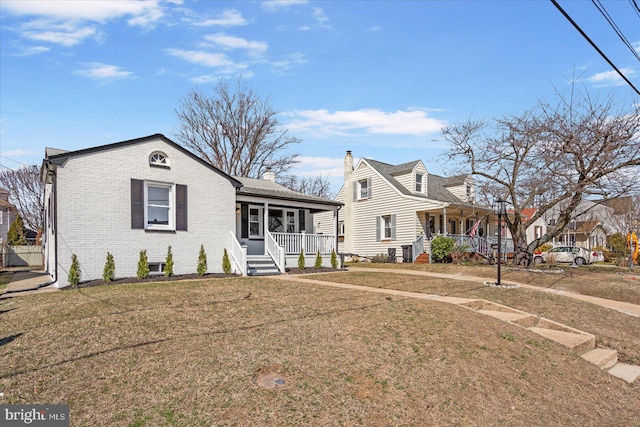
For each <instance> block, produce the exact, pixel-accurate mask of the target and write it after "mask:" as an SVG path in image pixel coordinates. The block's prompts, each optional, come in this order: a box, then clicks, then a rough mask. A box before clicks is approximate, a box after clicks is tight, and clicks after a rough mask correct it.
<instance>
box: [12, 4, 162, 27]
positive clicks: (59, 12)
mask: <svg viewBox="0 0 640 427" xmlns="http://www.w3.org/2000/svg"><path fill="white" fill-rule="evenodd" d="M2 8H3V9H4V10H5V11H8V12H9V13H12V14H15V15H31V16H39V17H46V18H50V19H57V20H71V21H96V22H104V21H106V20H108V19H113V18H118V17H122V16H127V15H130V16H132V17H133V20H135V18H142V17H147V19H141V20H140V21H138V22H136V21H134V22H131V21H130V23H131V24H132V25H141V24H145V25H147V24H148V23H149V22H151V20H150V19H149V17H154V19H155V20H157V19H159V18H160V17H161V16H162V10H161V7H160V5H159V2H158V0H140V1H126V0H109V1H77V0H56V1H43V0H3V2H2Z"/></svg>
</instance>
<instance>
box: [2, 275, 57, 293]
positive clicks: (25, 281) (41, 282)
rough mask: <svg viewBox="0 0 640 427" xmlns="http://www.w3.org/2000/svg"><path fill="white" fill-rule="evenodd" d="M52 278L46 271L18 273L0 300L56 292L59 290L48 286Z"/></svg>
mask: <svg viewBox="0 0 640 427" xmlns="http://www.w3.org/2000/svg"><path fill="white" fill-rule="evenodd" d="M50 283H51V278H50V277H49V275H48V274H47V273H45V272H44V271H39V270H31V271H16V272H15V273H13V277H12V278H11V282H9V284H8V285H7V288H6V289H5V291H4V293H3V294H1V295H0V298H12V297H14V296H22V295H31V294H33V293H36V292H37V293H43V292H56V291H57V290H58V289H56V288H52V287H50V286H47V285H48V284H50Z"/></svg>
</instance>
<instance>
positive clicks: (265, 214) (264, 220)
mask: <svg viewBox="0 0 640 427" xmlns="http://www.w3.org/2000/svg"><path fill="white" fill-rule="evenodd" d="M262 217H263V218H262V230H263V234H264V237H265V239H264V244H263V246H264V255H268V252H267V232H268V231H269V202H265V203H264V212H263V214H262Z"/></svg>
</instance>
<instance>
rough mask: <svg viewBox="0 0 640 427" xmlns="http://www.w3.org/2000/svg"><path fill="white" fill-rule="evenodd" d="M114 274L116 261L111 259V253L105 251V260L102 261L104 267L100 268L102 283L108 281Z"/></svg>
mask: <svg viewBox="0 0 640 427" xmlns="http://www.w3.org/2000/svg"><path fill="white" fill-rule="evenodd" d="M115 274H116V263H115V261H114V260H113V255H111V253H110V252H107V260H106V262H105V263H104V269H103V270H102V280H104V283H110V282H111V281H112V280H113V278H114V277H115Z"/></svg>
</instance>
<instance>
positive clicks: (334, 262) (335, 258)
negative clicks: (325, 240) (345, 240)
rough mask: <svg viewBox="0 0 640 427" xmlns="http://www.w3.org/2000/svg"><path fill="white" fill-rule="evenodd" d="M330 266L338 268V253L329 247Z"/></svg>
mask: <svg viewBox="0 0 640 427" xmlns="http://www.w3.org/2000/svg"><path fill="white" fill-rule="evenodd" d="M331 268H338V255H336V251H335V250H333V249H331Z"/></svg>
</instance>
